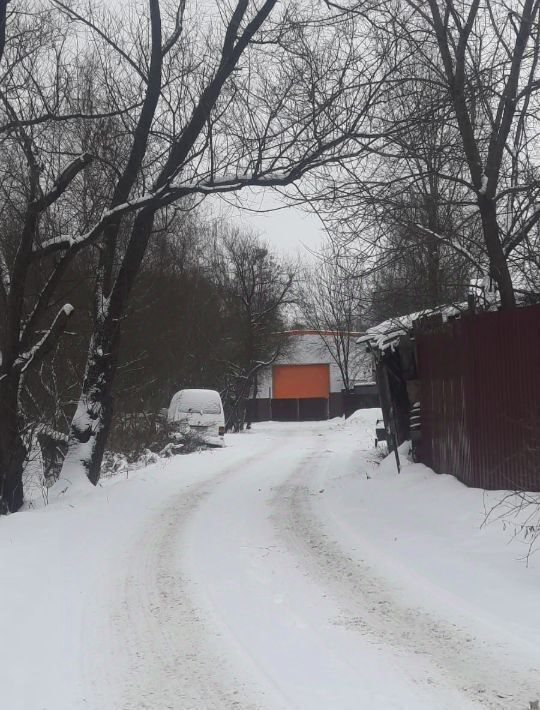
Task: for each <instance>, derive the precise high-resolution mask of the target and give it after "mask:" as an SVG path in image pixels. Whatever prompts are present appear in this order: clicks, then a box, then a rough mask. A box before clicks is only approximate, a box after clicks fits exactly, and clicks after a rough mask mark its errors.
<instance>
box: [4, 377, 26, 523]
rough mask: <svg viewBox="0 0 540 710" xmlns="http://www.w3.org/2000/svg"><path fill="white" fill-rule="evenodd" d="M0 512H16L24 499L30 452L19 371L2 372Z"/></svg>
mask: <svg viewBox="0 0 540 710" xmlns="http://www.w3.org/2000/svg"><path fill="white" fill-rule="evenodd" d="M0 377H2V379H1V380H0V514H2V513H14V512H15V511H17V510H19V508H20V507H21V506H22V504H23V501H24V496H23V480H22V476H23V469H24V462H25V460H26V456H27V451H26V446H25V445H24V442H23V439H22V437H21V433H20V427H19V420H18V416H17V393H18V388H19V374H18V373H15V372H13V371H8V372H4V373H3V374H0Z"/></svg>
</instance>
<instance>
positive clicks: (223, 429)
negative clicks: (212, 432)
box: [219, 426, 225, 436]
mask: <svg viewBox="0 0 540 710" xmlns="http://www.w3.org/2000/svg"><path fill="white" fill-rule="evenodd" d="M219 435H220V436H224V435H225V427H224V426H220V427H219Z"/></svg>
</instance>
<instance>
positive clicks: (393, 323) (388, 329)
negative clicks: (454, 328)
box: [356, 303, 467, 350]
mask: <svg viewBox="0 0 540 710" xmlns="http://www.w3.org/2000/svg"><path fill="white" fill-rule="evenodd" d="M466 310H467V304H466V303H459V304H457V305H446V306H437V307H436V308H426V309H424V310H422V311H416V312H414V313H408V314H407V315H404V316H395V317H394V318H389V319H388V320H385V321H383V322H382V323H379V324H378V325H374V326H373V327H372V328H368V330H367V331H366V332H365V334H364V335H362V336H361V337H360V338H358V340H357V341H356V342H357V343H358V344H361V343H368V344H369V346H370V348H373V349H377V350H386V349H387V348H395V346H396V345H397V343H398V341H399V339H400V337H401V336H402V335H405V334H407V333H410V332H411V331H412V328H413V324H414V322H415V321H417V320H419V319H420V318H425V317H426V316H433V315H436V314H439V313H440V314H441V316H442V319H443V321H447V320H448V319H449V318H452V317H456V316H458V315H461V313H463V312H464V311H466Z"/></svg>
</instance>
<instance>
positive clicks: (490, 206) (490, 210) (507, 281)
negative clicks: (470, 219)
mask: <svg viewBox="0 0 540 710" xmlns="http://www.w3.org/2000/svg"><path fill="white" fill-rule="evenodd" d="M478 208H479V210H480V215H481V218H482V230H483V233H484V241H485V244H486V248H487V252H488V256H489V267H490V273H491V276H492V277H493V278H494V279H495V281H496V283H497V286H498V288H499V294H500V297H501V308H503V309H508V308H515V307H516V296H515V293H514V286H513V284H512V278H511V276H510V271H509V269H508V263H507V261H506V257H505V255H504V251H503V248H502V244H501V240H500V238H499V225H498V223H497V211H496V208H495V203H494V201H493V200H492V199H491V198H490V197H486V195H479V196H478Z"/></svg>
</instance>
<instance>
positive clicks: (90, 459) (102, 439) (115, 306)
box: [62, 209, 154, 485]
mask: <svg viewBox="0 0 540 710" xmlns="http://www.w3.org/2000/svg"><path fill="white" fill-rule="evenodd" d="M153 221H154V211H153V210H151V209H150V210H148V211H142V212H141V213H139V215H138V216H137V218H136V220H135V223H134V226H133V229H132V233H131V237H130V240H129V243H128V247H127V250H126V254H125V256H124V259H123V261H122V265H121V267H120V270H119V273H118V276H117V277H116V279H115V282H114V285H113V288H112V291H111V294H110V297H109V298H108V299H102V300H104V301H105V305H103V306H102V305H101V304H98V307H97V311H98V312H97V314H96V317H95V323H94V333H93V335H92V338H91V341H90V346H89V348H88V356H87V360H86V373H85V376H84V382H83V387H82V393H81V397H80V400H79V404H78V406H77V411H76V412H75V415H74V417H73V420H72V422H71V427H70V434H69V444H68V453H67V455H66V459H65V462H64V467H63V469H62V471H63V475H64V474H66V473H67V471H68V468H70V467H72V466H73V467H75V468H77V467H80V466H81V465H82V467H83V468H84V471H85V473H86V475H87V476H88V479H89V480H90V482H91V483H93V484H94V485H96V484H97V482H98V481H99V476H100V471H101V463H102V461H103V454H104V453H105V446H106V444H107V439H108V437H109V430H110V428H111V421H112V415H113V385H114V378H115V375H116V369H117V365H118V353H119V348H120V323H121V321H122V318H123V316H124V313H125V310H126V307H127V304H128V301H129V296H130V293H131V289H132V287H133V284H134V281H135V279H136V277H137V274H138V272H139V268H140V265H141V262H142V260H143V257H144V254H145V252H146V247H147V245H148V240H149V238H150V234H151V233H152V227H153Z"/></svg>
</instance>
